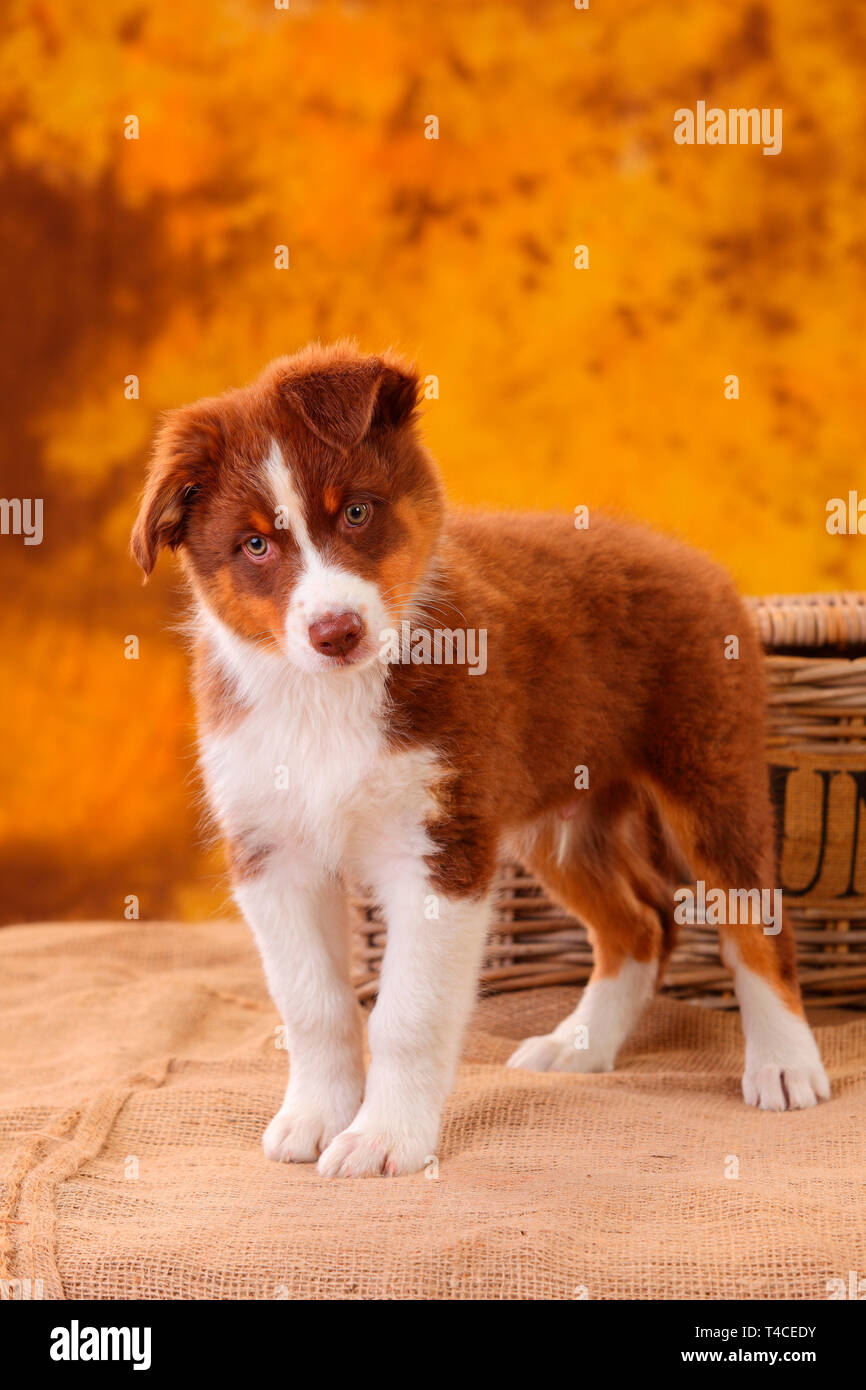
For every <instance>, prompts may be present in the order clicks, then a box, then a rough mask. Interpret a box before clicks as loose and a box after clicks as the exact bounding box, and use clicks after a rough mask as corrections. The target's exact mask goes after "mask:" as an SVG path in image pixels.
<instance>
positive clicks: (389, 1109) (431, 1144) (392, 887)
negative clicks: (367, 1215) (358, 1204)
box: [319, 861, 490, 1177]
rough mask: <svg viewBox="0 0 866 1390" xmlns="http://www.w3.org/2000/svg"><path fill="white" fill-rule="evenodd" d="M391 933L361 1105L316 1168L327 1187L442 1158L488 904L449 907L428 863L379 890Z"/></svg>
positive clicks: (452, 900)
mask: <svg viewBox="0 0 866 1390" xmlns="http://www.w3.org/2000/svg"><path fill="white" fill-rule="evenodd" d="M378 897H379V900H380V902H381V904H382V907H383V910H384V913H385V920H386V922H387V926H388V944H387V947H386V950H385V960H384V964H383V968H382V979H381V984H380V988H379V999H378V1002H377V1004H376V1007H375V1008H374V1010H373V1012H372V1014H371V1015H370V1025H369V1041H370V1057H371V1060H370V1069H369V1071H368V1073H367V1089H366V1093H365V1097H364V1104H363V1105H362V1106H361V1109H360V1110H359V1112H358V1114H357V1115H356V1116H355V1118H354V1120H353V1121H352V1123H351V1125H350V1126H349V1128H348V1129H347V1130H345V1131H344V1133H342V1134H339V1135H338V1136H337V1138H336V1139H335V1140H334V1141H333V1143H332V1144H330V1145H329V1147H328V1148H327V1149H326V1150H325V1152H324V1153H323V1154H322V1157H321V1158H320V1159H319V1172H320V1173H322V1174H323V1175H324V1176H325V1177H362V1176H364V1175H366V1174H370V1173H375V1174H378V1173H382V1174H386V1175H387V1176H394V1175H396V1174H397V1173H413V1172H415V1171H416V1170H417V1169H419V1168H422V1167H423V1166H424V1164H425V1162H426V1161H427V1160H428V1158H430V1157H431V1156H432V1155H433V1154H434V1153H435V1149H436V1143H437V1140H438V1138H439V1126H440V1123H441V1118H442V1107H443V1105H444V1102H445V1098H446V1096H447V1095H448V1092H449V1091H450V1089H451V1085H452V1082H453V1080H454V1072H455V1070H456V1066H457V1058H458V1054H459V1050H460V1042H461V1038H462V1035H463V1029H464V1026H465V1024H466V1021H467V1018H468V1016H469V1013H470V1010H471V1008H472V1005H473V1003H474V1001H475V994H476V987H477V980H478V970H479V966H480V962H481V954H482V949H483V945H484V938H485V935H486V932H487V926H488V922H489V915H490V908H489V900H488V898H487V897H486V896H485V897H482V898H466V897H464V898H458V897H446V896H444V895H443V894H441V893H437V892H436V890H435V889H434V888H433V887H432V885H431V883H430V879H429V872H428V870H427V868H426V866H425V864H424V863H423V861H421V862H412V863H410V864H409V865H407V866H404V867H402V868H401V869H400V870H398V871H397V872H396V873H395V874H394V875H393V876H392V877H391V879H390V881H389V882H387V883H382V884H380V885H379V886H378Z"/></svg>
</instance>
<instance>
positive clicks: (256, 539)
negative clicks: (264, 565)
mask: <svg viewBox="0 0 866 1390" xmlns="http://www.w3.org/2000/svg"><path fill="white" fill-rule="evenodd" d="M270 548H271V547H270V545H269V543H268V541H267V540H266V539H265V537H264V536H250V538H249V540H246V541H244V550H245V551H246V552H247V554H248V555H251V556H252V558H253V559H254V560H263V559H264V557H265V556H266V555H267V553H268V551H269V550H270Z"/></svg>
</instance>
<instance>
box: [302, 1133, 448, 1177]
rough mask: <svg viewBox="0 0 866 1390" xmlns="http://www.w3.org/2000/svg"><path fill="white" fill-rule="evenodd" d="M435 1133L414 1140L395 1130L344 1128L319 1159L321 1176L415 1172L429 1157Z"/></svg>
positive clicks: (373, 1175)
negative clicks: (431, 1136) (432, 1136)
mask: <svg viewBox="0 0 866 1390" xmlns="http://www.w3.org/2000/svg"><path fill="white" fill-rule="evenodd" d="M434 1145H435V1136H434V1138H433V1139H432V1140H431V1139H430V1137H429V1135H428V1136H426V1139H424V1138H422V1139H418V1138H417V1137H414V1138H413V1137H412V1136H411V1135H409V1134H398V1133H397V1132H395V1131H391V1132H389V1131H387V1130H384V1129H382V1130H378V1131H376V1130H369V1129H366V1128H364V1129H361V1128H358V1129H346V1130H344V1131H343V1133H342V1134H338V1135H337V1137H336V1139H334V1140H333V1142H332V1143H330V1144H329V1145H328V1147H327V1148H326V1149H325V1152H324V1153H323V1154H322V1157H321V1158H320V1159H319V1173H320V1174H321V1175H322V1177H323V1178H366V1177H387V1178H395V1177H397V1176H398V1175H399V1174H400V1173H417V1172H418V1171H419V1169H421V1168H423V1167H424V1165H425V1164H426V1163H427V1162H428V1161H429V1159H431V1158H432V1157H433V1152H434Z"/></svg>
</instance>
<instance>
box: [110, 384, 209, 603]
mask: <svg viewBox="0 0 866 1390" xmlns="http://www.w3.org/2000/svg"><path fill="white" fill-rule="evenodd" d="M222 452H223V431H222V428H221V424H220V418H219V415H218V413H217V412H216V411H215V410H212V409H209V408H208V407H207V406H206V405H202V404H200V405H194V406H186V407H184V408H183V409H182V410H175V411H173V412H172V414H171V415H169V416H168V418H167V419H166V421H165V423H164V424H163V426H162V428H161V429H160V431H159V434H158V435H157V438H156V445H155V448H154V453H153V459H152V462H151V465H150V469H149V472H148V477H147V482H146V484H145V488H144V493H143V495H142V499H141V506H140V508H139V512H138V517H137V519H136V522H135V526H134V527H133V530H132V540H131V549H132V554H133V557H134V558H135V560H137V562H138V564H139V565H140V566H141V568H142V569H143V570H144V575H145V578H147V577H148V576H149V575H150V573H151V570H152V569H153V567H154V565H155V564H156V557H157V555H158V554H159V552H160V550H162V548H163V546H166V545H167V546H170V547H171V549H172V550H175V549H176V548H177V547H178V546H179V545H180V544H181V542H182V541H183V538H184V535H185V533H186V525H187V520H188V517H189V509H190V507H191V505H192V502H193V498H194V497H195V494H196V492H197V491H198V489H199V488H200V487H201V485H202V483H204V482H205V481H206V480H207V479H208V478H210V477H212V476H213V473H214V471H215V470H216V469H217V468H218V466H219V462H220V459H221V457H222Z"/></svg>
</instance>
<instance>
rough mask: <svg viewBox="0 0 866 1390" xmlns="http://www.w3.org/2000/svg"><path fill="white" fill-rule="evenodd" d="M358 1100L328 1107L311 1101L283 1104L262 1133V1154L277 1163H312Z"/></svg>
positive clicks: (346, 1119)
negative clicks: (263, 1152)
mask: <svg viewBox="0 0 866 1390" xmlns="http://www.w3.org/2000/svg"><path fill="white" fill-rule="evenodd" d="M359 1100H360V1097H358V1098H356V1099H353V1100H349V1101H348V1102H346V1103H345V1104H343V1105H342V1106H334V1107H332V1108H326V1107H324V1106H321V1105H317V1104H315V1103H314V1102H311V1101H306V1102H303V1101H300V1100H294V1101H292V1102H290V1103H289V1104H286V1103H284V1104H283V1105H282V1106H281V1107H280V1109H279V1110H278V1111H277V1113H276V1115H275V1116H274V1118H273V1119H272V1120H271V1122H270V1124H269V1125H268V1127H267V1129H266V1130H265V1132H264V1134H263V1135H262V1148H263V1149H264V1151H265V1157H266V1158H272V1159H274V1160H275V1161H276V1162H277V1163H315V1161H316V1159H317V1158H318V1157H319V1154H320V1153H321V1152H322V1150H323V1149H325V1148H327V1146H328V1144H330V1142H331V1140H332V1139H333V1138H334V1136H335V1135H336V1134H339V1133H340V1130H341V1129H343V1128H345V1126H346V1125H347V1124H348V1123H349V1121H350V1120H351V1119H352V1117H353V1115H355V1114H356V1112H357V1109H358V1104H359Z"/></svg>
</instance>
